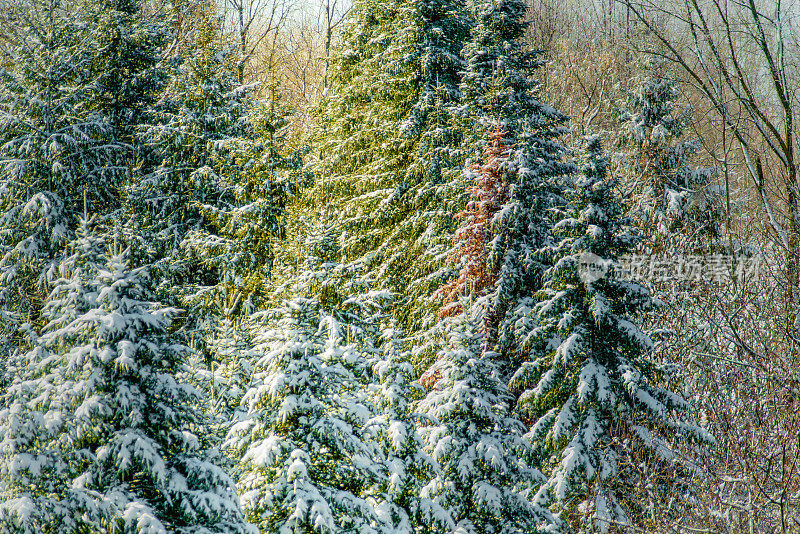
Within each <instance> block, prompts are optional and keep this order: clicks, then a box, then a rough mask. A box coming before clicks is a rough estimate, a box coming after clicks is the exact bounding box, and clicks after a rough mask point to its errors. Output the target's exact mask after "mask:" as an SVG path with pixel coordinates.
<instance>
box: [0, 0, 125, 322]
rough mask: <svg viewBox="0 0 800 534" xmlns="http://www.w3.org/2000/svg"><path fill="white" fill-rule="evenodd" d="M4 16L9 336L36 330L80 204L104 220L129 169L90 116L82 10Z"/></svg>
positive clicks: (0, 257)
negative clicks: (7, 20)
mask: <svg viewBox="0 0 800 534" xmlns="http://www.w3.org/2000/svg"><path fill="white" fill-rule="evenodd" d="M8 7H9V8H10V9H11V11H12V12H11V13H9V14H8V15H9V16H11V17H12V18H13V19H14V21H15V22H14V24H13V25H11V26H10V27H9V34H10V35H11V37H12V38H11V40H10V41H9V43H8V56H6V57H4V59H3V61H0V192H1V193H0V302H2V306H0V307H2V309H3V310H5V312H7V313H9V317H10V318H11V319H12V322H11V323H10V324H5V323H4V327H5V328H14V327H15V326H14V325H21V324H25V323H26V322H31V323H32V325H33V327H34V328H35V327H38V326H41V325H40V324H38V323H39V320H40V312H41V303H42V301H43V299H44V298H45V297H46V295H47V292H48V276H49V273H54V272H55V271H56V270H57V266H58V262H59V261H60V257H59V255H60V253H61V251H62V250H63V247H64V246H65V245H66V244H67V243H68V242H69V241H71V240H72V239H73V237H74V230H75V221H76V220H77V215H78V214H79V213H81V212H82V211H83V206H84V202H86V203H88V205H89V208H90V211H91V212H92V213H101V214H104V213H108V211H109V209H110V208H113V206H116V205H118V204H119V201H118V198H117V197H116V194H117V192H118V191H119V189H120V188H121V187H122V186H123V185H124V181H125V178H126V176H127V169H126V168H125V167H124V165H121V164H120V160H121V157H122V155H123V153H124V151H125V147H124V146H123V144H122V143H121V141H120V140H119V139H117V138H115V136H114V129H113V127H112V124H111V121H110V118H109V116H107V115H104V114H103V113H100V112H94V111H93V109H92V107H91V103H92V102H93V101H94V99H95V97H96V92H97V82H98V73H97V71H96V70H95V69H94V66H93V61H94V49H93V45H94V41H93V36H94V35H93V32H94V30H95V26H94V25H93V24H92V21H91V20H88V19H87V17H86V16H85V15H86V13H85V9H84V8H85V6H84V5H83V4H81V3H74V4H71V3H64V2H57V1H55V0H41V1H36V2H25V3H24V5H23V4H22V3H9V4H8Z"/></svg>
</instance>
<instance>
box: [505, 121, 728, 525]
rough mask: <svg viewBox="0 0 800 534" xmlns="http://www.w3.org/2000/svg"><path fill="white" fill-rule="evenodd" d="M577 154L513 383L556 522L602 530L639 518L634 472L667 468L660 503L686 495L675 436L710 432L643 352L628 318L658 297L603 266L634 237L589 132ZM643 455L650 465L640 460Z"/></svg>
mask: <svg viewBox="0 0 800 534" xmlns="http://www.w3.org/2000/svg"><path fill="white" fill-rule="evenodd" d="M587 150H588V158H587V163H586V165H585V168H584V169H583V174H582V175H580V176H578V178H577V181H576V186H575V190H574V191H573V192H572V194H571V197H570V201H569V204H568V206H567V210H566V213H565V218H564V219H563V220H562V221H561V222H559V223H558V225H557V226H556V235H557V237H558V242H557V244H555V245H553V246H552V247H550V254H552V255H553V265H552V267H550V268H549V269H548V270H547V271H546V272H545V283H544V288H543V289H542V291H541V292H540V294H539V298H540V302H539V303H538V304H537V305H536V309H535V311H536V314H537V319H538V326H537V327H536V328H535V329H534V330H533V333H532V336H533V337H534V338H535V339H536V342H537V344H536V349H535V350H534V351H533V357H532V358H531V361H530V362H526V363H525V364H523V366H522V367H521V368H520V369H519V370H518V371H517V373H516V374H515V376H514V377H513V378H512V386H513V387H515V388H517V389H519V390H521V391H522V393H521V395H520V398H519V401H518V402H519V406H520V409H521V410H522V411H523V412H525V413H526V414H527V415H528V416H529V417H531V418H532V419H533V420H534V421H535V424H534V425H533V427H532V429H531V431H530V432H529V434H528V437H529V438H530V439H531V440H532V442H533V444H534V447H536V448H537V450H538V451H539V452H538V454H539V455H540V460H539V463H540V465H541V466H542V469H543V471H545V473H546V474H547V475H548V477H549V480H548V482H547V484H546V486H545V491H547V492H550V493H551V495H552V496H553V497H554V498H555V499H556V500H557V501H558V502H560V503H562V505H565V506H566V507H567V510H568V512H567V517H566V519H568V520H569V521H574V522H576V523H578V524H580V525H581V526H580V528H581V529H582V530H584V531H593V530H595V529H597V530H600V531H603V532H604V531H606V530H607V529H608V528H609V526H610V525H612V524H616V523H622V524H628V523H630V522H631V521H636V522H639V521H638V520H639V519H640V516H639V514H640V513H641V510H637V508H636V507H637V503H636V497H635V496H634V494H635V492H634V491H632V490H631V486H632V485H633V484H635V483H636V482H635V481H636V480H637V477H640V476H645V475H642V473H639V472H638V471H637V470H638V469H645V470H650V469H652V470H655V471H657V472H658V471H659V469H660V468H664V467H665V466H666V467H667V469H664V470H663V471H661V475H659V476H656V477H655V480H656V483H657V484H658V488H659V491H660V492H662V495H663V497H664V501H665V502H667V501H669V499H668V495H669V494H675V493H676V492H677V494H678V495H680V496H685V495H686V494H687V491H688V486H687V483H686V482H687V481H686V479H685V478H682V475H681V473H682V471H681V470H682V469H683V468H684V467H685V465H684V463H683V462H684V461H683V459H682V457H681V455H680V454H679V453H678V452H677V449H676V447H675V441H674V440H685V441H687V442H690V443H696V444H700V445H703V444H709V443H712V442H713V438H712V437H711V436H710V435H709V434H708V433H707V432H706V431H705V430H703V429H702V428H701V427H699V426H698V425H697V424H695V423H694V422H693V421H692V418H691V415H690V414H689V404H688V403H687V401H686V400H685V399H684V398H683V397H682V396H681V395H680V394H678V393H675V392H673V391H671V390H670V389H668V388H667V387H666V386H665V383H666V381H667V380H668V379H669V378H670V377H671V375H672V373H674V371H675V366H674V365H658V364H656V363H655V362H654V361H652V360H651V359H648V355H649V354H650V352H651V350H652V348H653V342H652V340H651V338H650V337H649V336H648V335H647V334H645V333H644V332H642V331H641V330H640V329H639V327H637V326H636V321H637V315H639V314H641V313H642V312H644V311H647V310H650V309H653V308H654V307H655V306H656V304H657V303H656V301H655V300H654V299H653V298H652V297H651V295H650V293H649V292H648V291H647V290H646V289H645V288H644V287H642V286H639V285H637V284H634V283H630V282H626V281H624V280H621V279H618V278H617V276H616V273H615V271H614V270H613V269H610V267H609V266H610V265H611V264H612V263H613V262H614V260H616V258H617V257H618V256H619V255H621V254H624V253H627V252H629V251H631V250H632V247H633V246H634V243H635V239H634V237H633V236H632V234H630V233H629V232H628V230H627V229H626V227H625V220H624V219H623V217H622V210H621V207H620V204H619V203H618V201H617V200H616V199H615V197H614V185H615V181H614V179H613V178H612V177H609V176H607V175H606V161H605V159H604V158H603V156H602V153H601V148H600V142H599V138H597V137H592V138H590V139H589V141H588V149H587ZM636 459H638V461H637V460H636ZM645 460H647V462H648V463H647V466H648V467H641V466H644V465H645V463H644V462H645ZM640 463H641V466H640ZM650 474H652V473H648V475H650Z"/></svg>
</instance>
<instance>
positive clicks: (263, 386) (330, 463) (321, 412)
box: [227, 229, 386, 533]
mask: <svg viewBox="0 0 800 534" xmlns="http://www.w3.org/2000/svg"><path fill="white" fill-rule="evenodd" d="M334 234H335V232H331V231H326V229H322V230H321V231H318V232H312V234H311V236H309V238H308V240H307V246H306V251H305V253H306V260H305V261H304V262H303V264H302V265H301V266H299V267H298V268H297V270H296V271H295V272H294V276H292V277H291V278H288V279H286V280H285V281H284V282H283V283H282V284H281V287H279V288H277V292H278V294H279V295H282V298H281V300H280V302H279V303H278V304H277V305H275V306H274V307H272V308H269V309H268V310H266V311H263V312H258V313H256V314H255V315H254V317H252V318H251V327H250V328H251V331H252V332H253V334H252V335H253V347H252V349H250V350H249V351H246V352H245V353H244V354H241V355H240V357H243V358H247V359H249V360H250V361H251V362H252V365H253V369H254V374H253V383H252V385H251V387H250V388H249V389H248V391H247V392H246V393H245V394H244V396H243V397H242V401H241V407H242V409H243V413H242V415H241V417H240V420H239V421H237V422H236V423H235V424H234V425H233V427H232V428H231V430H230V432H229V434H228V439H227V448H228V449H229V450H230V451H231V453H232V454H233V456H234V457H235V458H236V461H237V462H238V464H239V468H238V481H239V482H238V485H239V490H240V492H241V496H242V501H243V503H244V508H245V513H246V515H247V517H248V518H250V519H251V520H252V521H253V522H254V523H256V524H258V525H259V527H260V528H261V529H262V531H264V532H274V531H281V532H283V531H286V532H309V533H311V532H319V533H326V532H351V531H352V532H365V533H369V532H378V531H380V529H382V528H383V526H382V521H381V520H380V519H379V517H378V515H377V514H376V510H375V498H377V496H378V495H379V490H380V488H381V487H382V486H384V485H385V480H386V472H385V466H384V463H383V462H382V459H381V449H380V447H379V446H378V444H377V442H375V441H374V440H371V439H369V438H368V437H367V436H366V434H365V430H364V425H365V424H366V423H367V421H368V420H370V419H371V418H372V417H373V415H374V412H373V410H372V408H371V403H370V402H369V399H368V396H367V395H366V391H365V380H366V379H367V377H368V376H369V371H370V368H371V366H372V364H373V363H374V359H375V357H376V349H375V342H376V339H375V337H374V333H375V330H377V327H373V326H372V324H371V321H370V320H369V319H368V318H365V316H364V315H363V314H362V311H363V308H362V306H361V304H360V302H359V300H362V299H363V298H364V297H366V298H367V299H368V300H369V299H370V298H371V297H370V296H369V295H368V294H367V295H362V296H359V295H358V294H355V293H348V292H347V285H348V284H347V282H346V278H347V274H346V273H347V269H345V270H344V272H345V277H343V279H339V280H337V278H338V276H340V275H341V273H342V270H341V269H342V266H341V265H340V264H338V263H337V262H336V261H335V256H336V254H337V246H336V241H335V239H333V240H332V239H331V237H332V235H334ZM340 281H341V282H343V283H339V282H340ZM357 286H358V284H356V287H357ZM376 298H378V299H380V297H379V296H377V297H376ZM370 307H371V306H370Z"/></svg>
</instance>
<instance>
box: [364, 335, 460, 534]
mask: <svg viewBox="0 0 800 534" xmlns="http://www.w3.org/2000/svg"><path fill="white" fill-rule="evenodd" d="M373 372H374V374H375V379H376V380H375V383H374V385H373V387H374V388H375V389H376V392H375V396H374V400H373V404H374V407H375V410H376V412H377V413H378V415H377V416H376V417H374V418H373V419H372V420H370V421H369V422H368V424H367V427H368V429H369V433H370V435H371V436H372V437H373V439H376V440H377V441H378V442H379V443H380V445H381V446H382V448H383V453H384V455H385V461H386V466H387V468H388V475H389V476H388V479H387V480H386V487H385V489H384V490H383V492H384V495H382V496H381V499H380V502H379V504H378V513H379V515H380V517H381V518H382V519H383V521H384V523H386V524H387V525H388V526H389V527H390V531H391V532H396V533H398V534H401V533H409V534H410V533H423V532H425V533H427V532H431V533H433V532H451V531H452V530H453V529H454V528H455V524H454V523H453V521H452V518H451V517H450V513H449V512H448V511H447V510H445V509H444V508H442V507H441V506H440V505H439V504H438V503H436V502H435V501H434V500H433V499H431V498H430V497H423V496H422V495H421V494H422V489H423V487H425V486H426V485H427V484H428V482H429V481H430V480H431V478H433V476H434V475H436V474H437V472H438V469H439V466H438V464H437V463H436V462H435V461H434V460H433V459H432V458H431V457H430V455H428V453H426V452H425V448H424V444H423V442H422V439H421V437H420V435H419V432H418V426H419V424H420V421H422V420H423V419H424V416H423V415H422V414H419V413H415V412H414V407H413V401H414V399H415V398H419V397H421V396H422V395H423V392H424V389H423V388H422V386H420V385H419V384H418V383H416V382H415V381H414V379H415V378H416V371H415V369H414V365H413V364H412V363H411V361H410V353H409V352H408V351H406V350H403V348H402V339H401V338H400V336H399V333H398V332H397V330H396V329H395V328H393V327H388V328H386V329H385V330H384V332H383V355H382V357H381V358H380V359H379V360H378V362H377V363H376V364H375V365H374V367H373Z"/></svg>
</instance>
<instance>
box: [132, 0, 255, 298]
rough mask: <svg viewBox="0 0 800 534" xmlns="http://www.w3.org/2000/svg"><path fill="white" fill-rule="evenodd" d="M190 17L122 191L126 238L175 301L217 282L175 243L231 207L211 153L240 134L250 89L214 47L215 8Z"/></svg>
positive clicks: (230, 57) (207, 4)
mask: <svg viewBox="0 0 800 534" xmlns="http://www.w3.org/2000/svg"><path fill="white" fill-rule="evenodd" d="M195 15H196V21H195V22H194V25H193V31H192V34H191V38H192V41H193V46H192V47H191V49H188V48H187V49H184V50H183V54H182V56H181V57H179V58H176V59H175V65H174V68H175V70H174V71H173V72H171V73H170V80H169V83H168V84H167V86H166V87H165V89H164V91H163V93H162V94H161V95H160V98H159V101H158V103H157V106H156V108H155V109H154V110H153V112H152V115H153V117H152V122H151V123H150V124H148V125H144V126H142V127H141V128H140V132H139V141H140V142H141V143H142V145H143V156H142V162H141V169H140V172H141V173H142V177H141V179H140V180H138V181H137V182H136V183H134V184H132V187H131V190H130V192H129V193H130V203H129V208H130V209H131V211H132V215H133V217H132V224H131V229H130V231H131V233H132V234H133V235H132V236H131V237H132V238H133V239H138V240H140V241H141V243H137V247H140V248H143V249H145V250H146V251H147V252H148V253H149V255H150V256H152V257H153V258H156V260H155V263H154V267H155V268H157V269H159V270H160V271H162V274H161V275H160V276H159V278H160V280H161V281H162V286H163V289H164V293H165V295H167V294H168V295H169V297H170V298H171V299H175V301H176V302H177V301H179V298H180V297H182V296H185V294H187V293H188V292H189V291H190V289H188V288H190V287H191V286H193V285H195V284H199V285H216V283H217V278H218V276H217V275H218V273H217V272H216V270H215V269H203V267H202V265H198V264H197V262H195V261H192V259H191V258H190V257H188V255H187V254H186V253H184V251H183V250H182V249H181V245H182V244H183V242H184V240H185V238H186V236H187V234H189V232H191V231H200V230H203V229H206V228H207V227H208V223H207V221H206V220H205V219H204V217H203V216H202V214H201V208H200V207H201V206H202V205H212V206H215V207H220V208H223V209H226V208H230V207H231V206H234V205H235V198H234V194H233V191H232V190H231V189H230V188H227V187H225V185H224V184H223V183H221V179H220V176H219V173H220V164H222V163H224V162H223V161H220V160H219V159H215V157H214V147H215V146H216V145H217V144H218V143H222V142H226V141H230V140H232V139H237V138H239V137H242V136H246V135H248V120H247V113H248V110H249V106H250V103H251V96H250V94H249V93H250V92H251V90H252V87H246V86H240V85H239V84H238V82H237V76H236V72H235V68H234V64H233V61H234V58H233V55H234V52H233V51H232V50H231V51H230V53H226V50H225V49H223V48H222V47H221V44H220V42H219V38H220V27H219V26H220V21H219V19H218V17H217V14H216V8H215V7H214V6H213V5H212V4H211V3H210V2H204V3H202V4H201V6H200V8H198V9H197V10H196V13H195ZM176 289H177V291H176Z"/></svg>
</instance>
